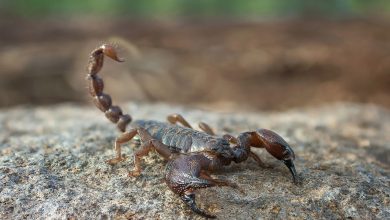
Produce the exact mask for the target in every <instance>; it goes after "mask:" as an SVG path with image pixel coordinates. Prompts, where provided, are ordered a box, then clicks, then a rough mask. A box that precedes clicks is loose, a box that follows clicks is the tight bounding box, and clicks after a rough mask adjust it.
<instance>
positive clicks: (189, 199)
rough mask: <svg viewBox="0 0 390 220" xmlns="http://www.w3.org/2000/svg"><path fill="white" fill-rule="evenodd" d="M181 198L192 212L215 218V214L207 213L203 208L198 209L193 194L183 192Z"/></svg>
mask: <svg viewBox="0 0 390 220" xmlns="http://www.w3.org/2000/svg"><path fill="white" fill-rule="evenodd" d="M181 200H183V202H184V203H185V204H187V205H188V206H189V207H190V208H191V210H192V211H193V212H195V213H197V214H199V215H201V216H203V217H206V218H216V216H215V215H211V214H207V213H206V212H205V211H204V210H202V209H199V208H198V206H196V203H195V194H193V193H192V194H184V195H182V196H181Z"/></svg>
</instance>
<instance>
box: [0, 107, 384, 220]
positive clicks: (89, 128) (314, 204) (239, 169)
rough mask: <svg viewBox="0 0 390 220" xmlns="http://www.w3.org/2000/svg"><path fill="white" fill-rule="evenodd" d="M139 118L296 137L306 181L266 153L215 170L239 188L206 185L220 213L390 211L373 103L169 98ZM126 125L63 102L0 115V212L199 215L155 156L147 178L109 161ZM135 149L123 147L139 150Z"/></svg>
mask: <svg viewBox="0 0 390 220" xmlns="http://www.w3.org/2000/svg"><path fill="white" fill-rule="evenodd" d="M125 107H126V108H125V109H126V110H128V112H130V113H131V114H132V116H133V117H134V118H148V119H156V120H165V116H166V115H167V114H170V113H173V112H178V113H182V114H183V115H184V116H185V117H186V118H187V119H188V120H189V121H190V122H191V123H192V124H194V125H195V123H196V122H198V121H206V122H208V123H209V124H210V125H212V126H213V127H214V128H216V130H217V132H218V133H224V132H231V133H233V134H237V133H239V132H241V131H247V130H252V129H255V128H260V127H263V128H269V129H272V130H274V131H276V132H277V133H279V134H280V135H281V136H283V137H284V138H285V139H286V141H288V142H289V143H290V144H291V146H292V147H293V149H294V151H295V153H296V155H297V159H296V161H295V164H296V167H297V171H298V172H299V175H300V177H301V178H302V180H303V184H302V185H301V186H296V185H294V184H292V182H291V177H290V174H289V172H288V170H287V169H286V167H285V166H284V165H283V164H281V163H280V162H279V161H276V160H275V159H273V158H272V157H271V156H270V155H268V153H267V152H265V151H263V150H261V149H258V150H255V151H256V153H257V154H259V155H260V157H262V158H264V159H263V160H264V161H265V162H266V163H267V164H270V165H272V166H273V169H263V168H259V167H258V166H257V165H256V164H255V163H254V161H252V160H249V161H247V162H244V163H242V164H234V165H232V166H230V167H226V168H225V169H223V170H221V171H220V172H218V173H216V174H215V175H216V176H218V177H220V178H227V179H230V180H231V181H234V182H236V183H237V184H238V185H239V186H240V188H241V189H242V190H243V191H244V192H243V193H242V192H240V191H238V190H234V189H231V188H210V189H205V190H200V191H199V193H198V197H197V200H198V203H199V204H200V206H201V207H202V208H204V209H206V210H208V211H209V212H213V213H215V214H216V215H217V216H218V217H219V218H220V219H262V218H263V219H275V218H276V219H286V218H288V219H302V218H305V219H340V218H353V219H367V218H380V219H386V218H387V219H388V218H390V208H389V207H390V198H389V196H390V187H389V185H390V177H389V176H390V164H389V161H390V145H389V142H390V135H389V134H390V113H389V111H388V110H385V109H382V108H379V107H375V106H367V105H357V104H342V103H340V104H334V105H330V106H325V107H318V108H309V109H295V110H291V111H288V112H281V113H264V112H259V113H229V114H223V113H215V112H214V113H209V112H204V111H201V110H191V109H189V108H181V107H172V106H169V105H165V104H155V105H146V104H134V103H132V104H128V105H126V106H125ZM117 134H118V132H117V131H116V130H115V128H114V125H113V124H110V123H109V122H108V120H107V119H105V118H104V116H103V114H102V113H100V112H99V111H98V110H96V109H95V108H90V107H78V106H73V105H59V106H53V107H24V108H22V107H20V108H13V109H6V110H2V111H1V112H0V218H1V219H25V218H28V219H47V218H52V219H66V218H70V219H72V218H76V219H125V218H130V219H188V218H190V219H193V218H195V219H196V218H199V217H198V216H196V215H194V214H192V213H191V211H189V210H188V208H187V207H185V206H184V205H183V204H182V202H181V201H180V199H179V198H178V197H176V196H175V195H174V194H173V193H172V192H171V191H169V190H168V188H167V186H166V185H165V183H164V182H163V179H162V178H163V170H164V161H163V160H162V159H161V158H160V157H159V156H158V155H156V154H155V153H152V154H150V155H149V156H148V157H147V158H146V159H145V160H144V163H143V167H144V171H143V175H142V176H140V177H139V178H137V179H135V178H129V177H127V171H128V170H130V169H131V168H132V166H133V163H132V162H133V161H132V158H131V157H129V159H128V160H127V161H125V162H123V163H121V164H119V165H116V166H109V165H107V164H105V163H104V161H105V160H107V159H110V158H112V157H113V156H114V151H113V148H112V143H113V141H114V139H115V137H116V135H117ZM133 151H134V146H129V147H125V148H124V151H123V153H124V154H126V155H127V156H130V155H132V153H133Z"/></svg>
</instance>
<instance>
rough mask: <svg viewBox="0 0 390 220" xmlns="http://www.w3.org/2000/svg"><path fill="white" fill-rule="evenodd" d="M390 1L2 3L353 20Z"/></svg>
mask: <svg viewBox="0 0 390 220" xmlns="http://www.w3.org/2000/svg"><path fill="white" fill-rule="evenodd" d="M389 11H390V0H247V1H245V0H82V1H80V0H59V1H53V0H2V1H0V12H1V13H2V14H6V15H17V16H25V17H31V16H33V17H36V16H69V15H87V16H89V15H92V16H93V15H98V16H118V17H121V16H132V17H134V16H135V17H185V16H188V17H244V18H245V17H262V16H304V15H322V16H350V15H364V14H386V13H387V12H389Z"/></svg>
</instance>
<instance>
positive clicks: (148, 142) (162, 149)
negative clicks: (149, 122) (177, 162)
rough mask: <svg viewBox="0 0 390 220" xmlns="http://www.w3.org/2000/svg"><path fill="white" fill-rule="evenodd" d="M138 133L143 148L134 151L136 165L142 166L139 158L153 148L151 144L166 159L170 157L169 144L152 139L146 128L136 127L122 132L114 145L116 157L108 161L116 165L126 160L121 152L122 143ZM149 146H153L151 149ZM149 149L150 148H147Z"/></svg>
mask: <svg viewBox="0 0 390 220" xmlns="http://www.w3.org/2000/svg"><path fill="white" fill-rule="evenodd" d="M137 134H138V135H139V136H140V138H141V142H142V143H143V144H142V145H141V149H139V150H138V151H136V152H135V153H134V161H135V165H136V167H140V162H139V158H140V157H142V156H143V155H144V154H145V155H146V154H147V153H148V152H149V151H150V150H151V149H152V148H151V146H152V147H154V148H155V149H156V150H157V152H158V153H159V154H160V155H162V156H163V157H164V158H166V159H168V158H169V156H170V151H169V148H168V146H166V145H163V144H162V143H161V142H158V141H156V140H154V139H152V136H151V135H150V134H149V133H148V132H147V131H146V130H145V129H143V128H134V129H131V130H129V131H127V132H125V133H122V134H121V135H120V136H119V137H117V138H116V140H115V145H114V146H115V151H116V158H113V159H110V160H107V161H106V162H107V163H108V164H110V165H115V164H117V163H119V162H121V161H122V160H124V158H123V157H122V153H121V149H122V144H124V143H127V142H129V141H130V140H131V139H133V138H134V136H135V135H137ZM149 148H151V149H149ZM147 149H149V150H147ZM145 152H146V153H145ZM137 155H138V156H137ZM137 161H138V162H137Z"/></svg>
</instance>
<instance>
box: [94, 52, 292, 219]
mask: <svg viewBox="0 0 390 220" xmlns="http://www.w3.org/2000/svg"><path fill="white" fill-rule="evenodd" d="M105 56H107V57H110V58H112V59H113V60H116V61H118V62H122V61H123V60H121V59H119V58H118V56H117V53H116V50H115V48H114V47H112V46H110V45H107V44H104V45H102V46H100V47H98V48H97V49H95V50H93V51H92V53H91V56H90V60H89V65H88V75H87V81H88V88H89V93H90V95H91V96H92V97H93V102H94V104H95V105H96V107H97V108H99V109H100V110H101V111H103V112H104V113H105V115H106V117H107V118H108V119H109V120H110V121H111V122H113V123H116V124H117V127H118V129H119V130H120V131H122V132H123V133H122V134H120V135H119V136H118V137H117V138H116V140H115V151H116V157H115V158H113V159H110V160H108V161H107V163H108V164H111V165H114V164H116V163H119V162H121V161H123V160H124V158H123V157H122V154H121V146H122V144H124V143H127V142H129V141H130V140H132V139H133V138H134V137H135V136H136V135H138V137H139V138H140V141H141V145H140V147H139V149H137V150H136V151H135V153H134V169H133V170H132V171H131V172H129V176H133V177H137V176H139V175H140V174H141V158H142V157H144V156H146V155H147V154H148V153H149V152H150V151H152V150H155V151H156V152H157V153H158V154H159V155H161V156H162V157H163V158H165V159H166V160H167V161H168V163H167V165H166V171H165V181H166V183H167V185H168V187H169V188H170V189H171V190H172V191H173V192H174V193H176V194H178V195H179V196H180V198H181V199H182V201H183V202H184V203H185V204H187V205H188V206H189V207H190V208H191V210H192V211H194V212H195V213H197V214H199V215H201V216H204V217H208V218H214V217H215V216H214V215H211V214H208V213H206V212H205V211H204V210H201V209H199V208H198V207H197V205H196V202H195V191H196V190H197V189H200V188H206V187H214V186H229V187H234V188H236V187H237V185H236V184H235V183H231V182H229V181H226V180H220V179H214V178H212V177H211V176H210V174H209V172H210V171H214V170H217V169H219V168H221V167H222V166H227V165H229V164H231V162H235V163H240V162H243V161H246V160H247V159H248V158H249V157H251V158H253V159H254V160H255V161H256V162H257V163H258V164H259V165H260V166H262V167H267V166H266V165H265V164H264V163H263V162H262V160H261V159H260V158H259V157H258V156H257V155H256V154H255V153H253V152H252V151H251V147H255V148H265V149H266V150H267V151H268V152H269V153H270V154H271V155H272V156H274V157H275V158H276V159H278V160H281V161H283V162H284V164H285V165H286V166H287V167H288V169H289V170H290V172H291V174H292V176H293V181H294V183H297V174H296V171H295V166H294V163H293V160H294V159H295V154H294V152H293V150H292V149H291V147H290V146H289V145H288V143H287V142H286V141H285V140H284V139H283V138H282V137H280V136H279V135H278V134H276V133H275V132H273V131H270V130H267V129H258V130H255V131H248V132H243V133H241V134H239V135H238V137H233V136H232V135H229V134H225V135H223V136H222V137H220V136H217V135H215V134H214V132H213V130H212V129H211V128H210V126H208V125H207V124H205V123H200V124H199V127H200V128H201V130H202V131H197V130H195V129H193V128H192V127H191V125H190V124H189V123H188V122H187V121H186V120H185V119H184V118H183V117H182V116H181V115H178V114H173V115H169V116H168V117H167V120H168V121H169V122H170V123H164V122H158V121H153V120H135V121H134V122H133V123H131V124H130V122H131V121H132V118H131V117H130V115H128V114H123V113H122V110H121V108H120V107H118V106H115V105H112V100H111V97H110V96H109V95H108V94H105V93H103V89H104V83H103V80H102V79H101V78H100V77H99V76H97V73H98V72H99V71H100V70H101V69H102V67H103V60H104V57H105ZM177 123H180V124H181V125H182V126H179V125H177ZM128 124H130V125H131V128H130V129H129V130H128V131H126V126H127V125H128Z"/></svg>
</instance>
